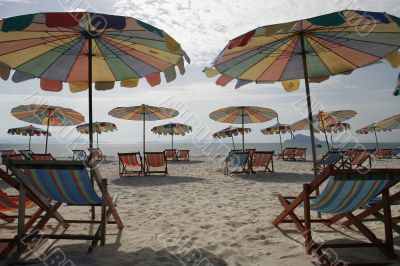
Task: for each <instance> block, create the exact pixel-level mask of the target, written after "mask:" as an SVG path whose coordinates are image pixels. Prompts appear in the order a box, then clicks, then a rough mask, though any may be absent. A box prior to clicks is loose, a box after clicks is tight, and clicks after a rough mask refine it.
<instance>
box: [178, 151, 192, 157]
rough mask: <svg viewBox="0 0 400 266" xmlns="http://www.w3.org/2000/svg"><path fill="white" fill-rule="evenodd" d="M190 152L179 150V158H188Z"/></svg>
mask: <svg viewBox="0 0 400 266" xmlns="http://www.w3.org/2000/svg"><path fill="white" fill-rule="evenodd" d="M189 152H190V150H179V151H178V154H177V156H178V158H186V157H187V156H188V155H189Z"/></svg>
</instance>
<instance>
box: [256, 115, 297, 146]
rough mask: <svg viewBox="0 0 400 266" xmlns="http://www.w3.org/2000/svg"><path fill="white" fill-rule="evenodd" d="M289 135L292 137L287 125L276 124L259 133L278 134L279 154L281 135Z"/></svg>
mask: <svg viewBox="0 0 400 266" xmlns="http://www.w3.org/2000/svg"><path fill="white" fill-rule="evenodd" d="M287 132H288V133H290V134H291V136H292V137H293V133H292V130H291V128H290V126H289V125H288V124H281V123H279V122H277V123H276V124H275V125H273V126H270V127H267V128H264V129H261V133H263V134H264V135H272V134H279V143H280V144H281V152H282V151H283V145H282V134H286V133H287Z"/></svg>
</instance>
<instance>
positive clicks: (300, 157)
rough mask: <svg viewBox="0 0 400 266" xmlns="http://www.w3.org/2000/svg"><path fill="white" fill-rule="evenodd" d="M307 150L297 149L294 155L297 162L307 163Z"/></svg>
mask: <svg viewBox="0 0 400 266" xmlns="http://www.w3.org/2000/svg"><path fill="white" fill-rule="evenodd" d="M306 153H307V148H296V151H295V153H294V160H295V161H305V160H306Z"/></svg>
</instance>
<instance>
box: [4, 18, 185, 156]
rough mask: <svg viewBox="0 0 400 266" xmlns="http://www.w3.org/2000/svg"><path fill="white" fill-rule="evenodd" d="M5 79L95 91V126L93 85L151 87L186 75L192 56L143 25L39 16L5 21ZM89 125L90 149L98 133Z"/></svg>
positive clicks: (131, 20) (122, 20)
mask: <svg viewBox="0 0 400 266" xmlns="http://www.w3.org/2000/svg"><path fill="white" fill-rule="evenodd" d="M0 26H1V31H0V62H1V64H0V76H1V77H2V78H3V79H7V78H8V76H9V74H10V68H11V69H14V70H15V73H14V74H13V77H12V80H13V81H14V82H21V81H24V80H28V79H31V78H40V85H41V88H42V89H43V90H46V91H60V90H62V82H67V83H69V88H70V90H71V92H79V91H83V90H86V89H89V124H92V122H93V121H92V117H93V115H92V83H93V82H94V83H95V88H96V89H97V90H109V89H112V88H113V86H114V83H115V81H121V83H120V85H121V86H122V87H128V88H133V87H136V86H137V85H138V83H139V79H140V78H143V77H144V78H146V80H147V82H148V83H149V84H150V85H151V86H156V85H158V84H160V82H161V76H160V73H161V72H163V73H164V76H165V79H166V81H167V82H171V81H173V80H174V79H175V77H176V71H175V66H178V68H179V72H180V73H181V74H183V73H184V72H185V69H184V60H183V58H185V59H186V61H188V62H189V58H188V56H187V55H186V53H185V52H184V51H183V50H182V48H181V46H180V44H179V43H178V42H176V41H175V40H174V39H173V38H172V37H171V36H170V35H168V34H167V33H166V32H164V31H163V30H161V29H158V28H156V27H154V26H152V25H149V24H147V23H145V22H143V21H140V20H137V19H134V18H130V17H125V16H114V15H106V14H97V13H91V12H61V13H37V14H28V15H22V16H17V17H10V18H5V19H3V20H1V21H0ZM91 130H92V128H91V127H89V141H90V142H89V147H90V149H91V148H92V147H93V134H92V133H93V132H91Z"/></svg>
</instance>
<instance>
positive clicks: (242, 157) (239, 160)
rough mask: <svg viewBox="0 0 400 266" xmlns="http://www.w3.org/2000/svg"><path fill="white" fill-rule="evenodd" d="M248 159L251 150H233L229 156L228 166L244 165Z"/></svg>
mask: <svg viewBox="0 0 400 266" xmlns="http://www.w3.org/2000/svg"><path fill="white" fill-rule="evenodd" d="M248 160H249V152H247V151H235V152H231V153H230V154H229V156H228V166H229V167H242V166H245V165H246V164H247V162H248Z"/></svg>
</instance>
